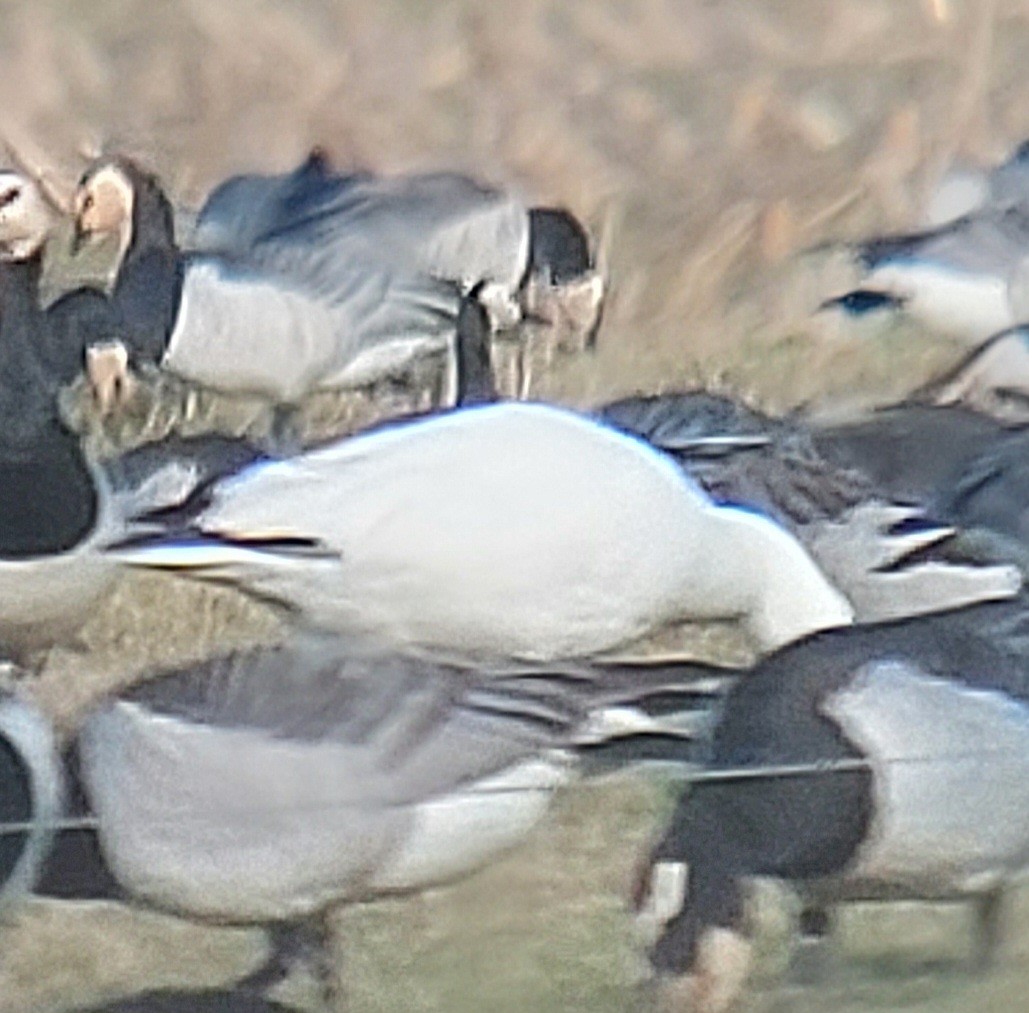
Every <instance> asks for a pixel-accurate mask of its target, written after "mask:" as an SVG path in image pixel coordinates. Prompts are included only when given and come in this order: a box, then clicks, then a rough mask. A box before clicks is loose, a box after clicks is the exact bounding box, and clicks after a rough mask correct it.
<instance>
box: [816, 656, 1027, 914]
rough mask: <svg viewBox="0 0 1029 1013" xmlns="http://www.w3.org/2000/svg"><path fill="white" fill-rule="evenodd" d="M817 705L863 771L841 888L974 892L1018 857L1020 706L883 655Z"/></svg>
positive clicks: (1023, 762) (1023, 782) (1001, 878)
mask: <svg viewBox="0 0 1029 1013" xmlns="http://www.w3.org/2000/svg"><path fill="white" fill-rule="evenodd" d="M827 709H828V710H829V712H830V713H831V714H832V715H833V716H834V717H835V718H836V719H837V720H838V721H839V722H840V724H841V726H842V727H843V729H844V731H845V733H846V734H847V736H848V738H850V739H851V740H852V741H854V742H855V743H856V744H857V745H858V746H859V747H860V748H861V749H862V750H863V751H864V752H866V753H867V755H868V756H869V757H870V759H871V761H872V765H873V770H874V778H875V780H874V784H875V789H874V791H875V794H874V798H875V811H876V817H875V820H874V821H873V825H872V829H871V832H870V834H869V837H868V840H867V841H866V842H865V844H864V845H863V846H862V848H861V850H860V851H859V854H858V856H857V859H856V860H855V862H854V864H853V866H852V867H851V868H850V869H849V870H848V873H847V876H846V879H847V881H848V883H849V887H847V888H846V889H847V891H848V892H849V893H850V894H851V895H855V896H860V895H862V894H867V895H871V896H876V895H877V894H879V893H882V892H883V891H884V890H886V892H888V893H898V892H899V893H900V894H902V895H906V896H912V897H927V898H932V897H940V896H955V895H962V894H967V893H976V892H981V891H982V890H984V889H988V888H990V887H991V886H994V885H999V884H1000V883H1003V882H1005V881H1007V880H1009V879H1011V878H1013V877H1015V876H1017V875H1019V874H1020V873H1021V872H1022V870H1023V869H1024V868H1025V867H1026V866H1027V865H1029V707H1026V706H1025V705H1024V704H1023V703H1018V702H1016V701H1014V700H1011V699H1009V698H1007V697H1006V696H1004V695H1003V694H1000V693H995V692H983V691H973V690H970V689H968V688H966V687H963V686H960V685H958V684H955V683H952V682H949V681H945V680H942V679H934V678H932V677H929V676H925V675H913V674H912V669H910V668H907V667H906V666H904V665H903V664H901V663H899V662H884V663H882V664H880V665H877V666H874V667H870V668H869V670H868V671H867V672H866V673H865V674H863V675H862V676H859V677H858V679H857V680H856V682H855V683H854V685H853V686H852V687H851V688H850V689H848V690H846V691H845V692H843V693H839V694H837V695H836V696H835V697H834V699H833V701H832V702H831V705H830V706H829V707H828V708H827Z"/></svg>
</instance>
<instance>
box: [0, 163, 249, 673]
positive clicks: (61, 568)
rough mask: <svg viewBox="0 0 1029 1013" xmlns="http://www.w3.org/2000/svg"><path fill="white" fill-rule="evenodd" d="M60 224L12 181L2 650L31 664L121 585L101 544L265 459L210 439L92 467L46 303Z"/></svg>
mask: <svg viewBox="0 0 1029 1013" xmlns="http://www.w3.org/2000/svg"><path fill="white" fill-rule="evenodd" d="M50 224H51V222H50V215H49V213H48V211H47V209H46V208H45V207H44V205H43V203H42V199H41V197H40V195H39V193H38V191H37V190H36V188H35V186H34V185H33V184H32V183H31V182H30V181H28V180H26V179H25V178H23V177H21V176H18V175H17V174H14V173H0V520H2V523H0V643H3V644H4V645H5V647H6V648H7V649H8V650H11V651H14V652H16V653H17V654H18V656H19V657H21V658H24V657H26V656H28V655H29V654H32V653H34V652H36V651H38V650H41V649H45V648H47V647H50V646H52V645H53V644H54V643H57V642H65V641H67V640H69V638H73V637H74V634H75V633H76V631H77V630H78V628H79V627H80V626H81V624H82V622H83V621H84V619H85V618H86V616H87V615H88V613H89V612H90V610H91V609H92V607H93V606H94V605H95V603H96V602H97V601H98V600H99V598H100V597H102V596H103V594H104V593H105V592H106V591H107V590H108V588H109V587H110V586H111V584H112V583H113V581H114V580H115V579H116V577H117V573H118V570H117V567H116V566H113V565H112V561H111V560H110V559H109V558H108V557H106V556H104V555H103V553H101V552H100V546H102V545H105V544H107V543H108V542H110V541H112V540H116V539H117V538H118V537H119V536H121V535H122V534H123V533H124V530H125V529H124V527H123V526H122V525H123V521H124V518H125V517H126V516H127V515H128V514H130V513H132V512H134V511H137V510H139V509H145V508H146V505H147V504H149V505H150V506H151V507H154V506H158V505H160V504H162V503H163V504H166V505H167V504H171V503H175V502H177V501H178V497H179V496H185V495H186V494H187V493H188V492H189V491H190V490H191V489H192V486H193V483H194V482H196V481H202V480H203V479H205V478H209V477H210V476H211V475H212V474H213V473H215V472H217V470H218V468H219V467H222V466H224V467H234V466H236V465H239V464H240V463H241V462H242V461H243V460H253V459H254V458H255V457H256V456H257V454H256V452H255V451H253V450H251V449H249V448H245V447H244V446H243V445H241V444H236V443H232V442H228V441H213V442H211V443H204V442H203V441H198V442H196V443H187V442H179V443H175V444H166V445H164V446H163V447H162V448H154V449H151V450H148V451H147V452H146V453H144V454H142V455H139V456H133V457H128V458H126V459H124V460H121V461H115V462H112V463H111V464H110V466H109V467H106V468H104V469H101V468H99V467H97V466H95V465H94V464H92V463H90V462H89V461H87V459H86V457H85V456H84V454H83V452H82V449H81V447H80V445H79V441H78V439H77V437H75V436H74V435H73V434H72V433H71V432H69V431H68V430H67V429H66V428H65V427H64V425H63V424H62V422H61V419H60V417H59V413H58V407H57V392H58V389H59V387H60V385H61V383H62V382H63V381H64V380H65V379H66V378H67V373H66V372H65V371H64V369H62V367H61V364H60V363H59V362H58V361H56V360H57V359H59V358H60V356H59V355H51V352H52V350H53V348H54V346H55V344H56V345H60V344H61V343H62V342H64V341H65V340H66V338H67V335H68V332H67V331H66V330H62V329H61V328H60V326H59V325H56V324H54V318H53V317H51V316H49V315H48V314H45V313H44V312H43V311H42V310H41V309H40V308H39V302H38V299H39V277H40V270H41V250H42V247H43V244H44V243H45V241H46V237H47V235H48V234H49V229H50ZM73 305H74V303H73V302H72V301H68V302H65V303H63V306H64V307H65V310H67V311H68V312H69V313H71V308H72V307H73ZM79 333H85V331H80V332H79ZM78 353H79V354H80V355H81V354H82V353H83V349H81V348H80V349H79V350H78ZM69 368H70V366H69ZM180 452H181V453H180Z"/></svg>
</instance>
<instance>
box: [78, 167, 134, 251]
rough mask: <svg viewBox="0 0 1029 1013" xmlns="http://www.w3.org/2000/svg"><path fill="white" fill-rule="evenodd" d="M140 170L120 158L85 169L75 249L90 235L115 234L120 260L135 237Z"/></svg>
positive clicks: (80, 189) (79, 187)
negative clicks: (137, 176) (134, 223)
mask: <svg viewBox="0 0 1029 1013" xmlns="http://www.w3.org/2000/svg"><path fill="white" fill-rule="evenodd" d="M137 173H138V170H136V168H135V166H133V165H132V163H131V162H129V161H127V160H126V159H121V158H115V159H106V160H104V161H100V162H97V163H94V165H92V166H91V167H90V168H89V169H87V170H86V172H85V173H84V174H83V176H82V179H81V180H80V181H79V185H78V188H77V189H76V191H75V198H74V214H75V239H74V248H75V250H76V251H77V250H78V249H79V248H80V247H81V246H82V245H83V244H84V243H85V242H86V241H87V240H89V239H94V238H96V239H99V238H101V237H104V236H109V235H115V236H118V238H119V244H118V250H119V261H120V260H121V257H122V256H124V254H125V250H126V249H127V248H128V246H129V243H130V242H131V241H132V219H133V213H134V211H135V205H136V179H135V177H136V175H137Z"/></svg>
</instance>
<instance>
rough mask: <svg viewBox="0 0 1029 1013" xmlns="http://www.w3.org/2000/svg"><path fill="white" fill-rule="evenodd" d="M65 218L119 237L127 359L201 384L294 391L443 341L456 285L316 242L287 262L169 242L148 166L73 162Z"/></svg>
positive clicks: (390, 365) (443, 348) (371, 369)
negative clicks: (82, 167)
mask: <svg viewBox="0 0 1029 1013" xmlns="http://www.w3.org/2000/svg"><path fill="white" fill-rule="evenodd" d="M76 228H77V234H78V236H79V237H80V239H81V237H84V236H86V235H105V234H114V235H117V236H118V240H119V260H118V269H117V274H116V278H115V282H114V287H113V289H112V291H111V295H110V299H111V304H112V306H113V309H114V311H115V313H116V315H117V318H118V321H119V324H120V332H119V337H120V340H121V341H122V342H123V343H124V344H125V346H126V348H127V351H128V358H129V360H130V362H131V364H133V365H140V364H151V365H157V366H160V367H161V368H162V369H166V370H168V371H170V372H172V373H175V374H177V375H179V376H181V377H183V378H185V379H187V380H189V381H192V382H194V383H197V384H200V385H203V386H206V387H211V388H215V389H218V390H222V391H244V392H248V393H253V394H259V395H263V396H265V397H267V398H269V399H270V400H272V401H275V402H281V403H285V404H295V403H297V402H299V401H301V400H302V399H303V398H304V397H305V396H306V395H308V394H310V393H312V392H314V391H317V390H324V389H346V388H354V387H361V386H365V385H367V384H370V383H372V382H374V381H377V380H381V379H387V378H391V377H394V376H397V375H400V374H402V372H403V370H404V368H405V367H407V366H409V365H410V364H411V363H412V362H413V361H415V360H416V359H417V358H418V357H420V356H423V355H427V354H440V353H444V352H448V351H450V349H451V348H452V345H453V343H454V341H455V340H456V338H455V326H456V320H457V315H458V311H459V305H460V292H459V291H458V289H457V287H456V286H454V285H452V284H450V283H448V282H445V281H442V280H439V279H435V278H430V277H428V276H425V275H418V274H415V273H413V272H406V271H403V270H399V269H386V268H381V267H379V266H378V265H375V264H366V263H356V264H355V263H341V262H339V261H338V260H336V259H334V258H333V257H332V256H331V255H330V254H329V253H327V252H326V251H318V252H317V254H316V255H315V256H313V257H306V258H304V259H303V260H302V263H300V264H299V265H298V267H297V269H296V270H287V269H284V268H283V266H282V263H281V262H280V261H276V262H275V263H271V262H269V263H268V264H264V265H262V264H257V263H255V260H254V258H247V259H245V260H243V259H240V258H232V257H226V256H216V255H204V254H196V255H192V254H184V253H182V252H181V251H180V250H179V248H178V246H177V245H176V242H175V235H174V223H173V216H172V208H171V205H170V203H169V201H168V199H167V197H166V196H165V194H164V193H163V191H162V190H161V187H160V185H159V184H158V182H157V180H156V178H155V177H154V176H152V175H151V174H149V173H146V172H144V171H143V170H141V169H140V168H139V167H138V166H136V165H135V164H134V163H132V162H131V161H129V160H127V159H121V158H113V159H105V160H102V161H101V162H99V163H97V164H96V165H94V166H93V167H92V168H91V169H90V170H89V171H88V172H87V173H86V174H85V176H84V177H83V179H82V182H81V184H80V186H79V189H78V191H77V195H76ZM297 255H298V256H302V255H303V249H302V248H298V251H297Z"/></svg>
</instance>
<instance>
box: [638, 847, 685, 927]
mask: <svg viewBox="0 0 1029 1013" xmlns="http://www.w3.org/2000/svg"><path fill="white" fill-rule="evenodd" d="M686 877H687V868H686V863H685V862H657V863H656V864H655V865H654V866H653V868H652V869H651V870H650V889H649V890H648V891H647V895H646V897H644V899H643V903H642V904H641V905H640V909H639V911H638V912H637V914H636V932H637V934H638V935H639V936H640V938H641V939H642V940H643V941H644V942H645V943H646V944H647V945H650V946H653V945H654V944H655V943H656V942H657V940H658V937H659V936H660V934H661V932H662V931H663V930H664V927H665V926H666V925H667V924H668V923H669V922H670V921H671V920H672V919H673V918H675V917H676V916H677V915H679V914H681V913H682V909H683V907H684V906H685V904H686Z"/></svg>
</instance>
